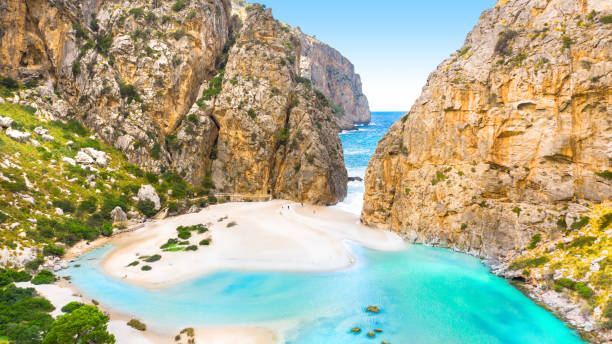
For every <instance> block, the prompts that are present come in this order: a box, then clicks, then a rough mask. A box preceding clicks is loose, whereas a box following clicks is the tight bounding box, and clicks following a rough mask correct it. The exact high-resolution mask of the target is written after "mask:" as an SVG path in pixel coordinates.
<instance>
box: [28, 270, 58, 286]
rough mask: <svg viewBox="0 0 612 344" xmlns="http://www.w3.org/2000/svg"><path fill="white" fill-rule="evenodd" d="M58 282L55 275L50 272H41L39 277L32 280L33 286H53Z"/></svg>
mask: <svg viewBox="0 0 612 344" xmlns="http://www.w3.org/2000/svg"><path fill="white" fill-rule="evenodd" d="M55 281H57V279H56V278H55V275H53V273H52V272H51V271H49V270H41V271H40V272H39V273H38V275H36V276H35V277H34V278H32V284H36V285H39V284H51V283H53V282H55Z"/></svg>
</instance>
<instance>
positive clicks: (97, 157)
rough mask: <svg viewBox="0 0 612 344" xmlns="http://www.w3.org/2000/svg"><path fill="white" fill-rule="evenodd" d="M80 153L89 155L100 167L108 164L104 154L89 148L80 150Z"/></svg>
mask: <svg viewBox="0 0 612 344" xmlns="http://www.w3.org/2000/svg"><path fill="white" fill-rule="evenodd" d="M81 152H83V153H85V154H87V155H89V156H90V157H91V158H92V159H93V160H94V161H95V162H96V164H97V165H98V166H100V167H105V166H106V165H107V164H108V156H107V155H106V153H104V152H101V151H99V150H96V149H93V148H90V147H87V148H83V149H81Z"/></svg>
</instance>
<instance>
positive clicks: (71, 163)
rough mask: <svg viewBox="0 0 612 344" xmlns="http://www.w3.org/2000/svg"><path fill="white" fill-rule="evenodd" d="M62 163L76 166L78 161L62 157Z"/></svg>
mask: <svg viewBox="0 0 612 344" xmlns="http://www.w3.org/2000/svg"><path fill="white" fill-rule="evenodd" d="M62 162H65V163H67V164H70V165H72V166H74V165H76V161H74V159H73V158H69V157H67V156H65V157H62Z"/></svg>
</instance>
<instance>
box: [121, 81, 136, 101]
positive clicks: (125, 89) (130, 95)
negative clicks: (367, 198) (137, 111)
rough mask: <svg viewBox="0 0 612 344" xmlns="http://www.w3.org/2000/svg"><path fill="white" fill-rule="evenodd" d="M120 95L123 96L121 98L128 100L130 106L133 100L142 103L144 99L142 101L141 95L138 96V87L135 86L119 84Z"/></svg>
mask: <svg viewBox="0 0 612 344" xmlns="http://www.w3.org/2000/svg"><path fill="white" fill-rule="evenodd" d="M119 93H120V94H121V98H124V99H125V98H127V103H128V104H130V103H131V102H132V101H133V100H135V101H137V102H139V103H140V102H142V99H140V95H138V91H136V87H134V85H130V84H125V83H123V82H119Z"/></svg>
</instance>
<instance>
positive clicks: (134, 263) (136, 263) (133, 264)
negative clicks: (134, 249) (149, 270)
mask: <svg viewBox="0 0 612 344" xmlns="http://www.w3.org/2000/svg"><path fill="white" fill-rule="evenodd" d="M138 264H140V262H139V261H137V260H135V261H133V262H131V263H130V264H128V265H127V266H136V265H138Z"/></svg>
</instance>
